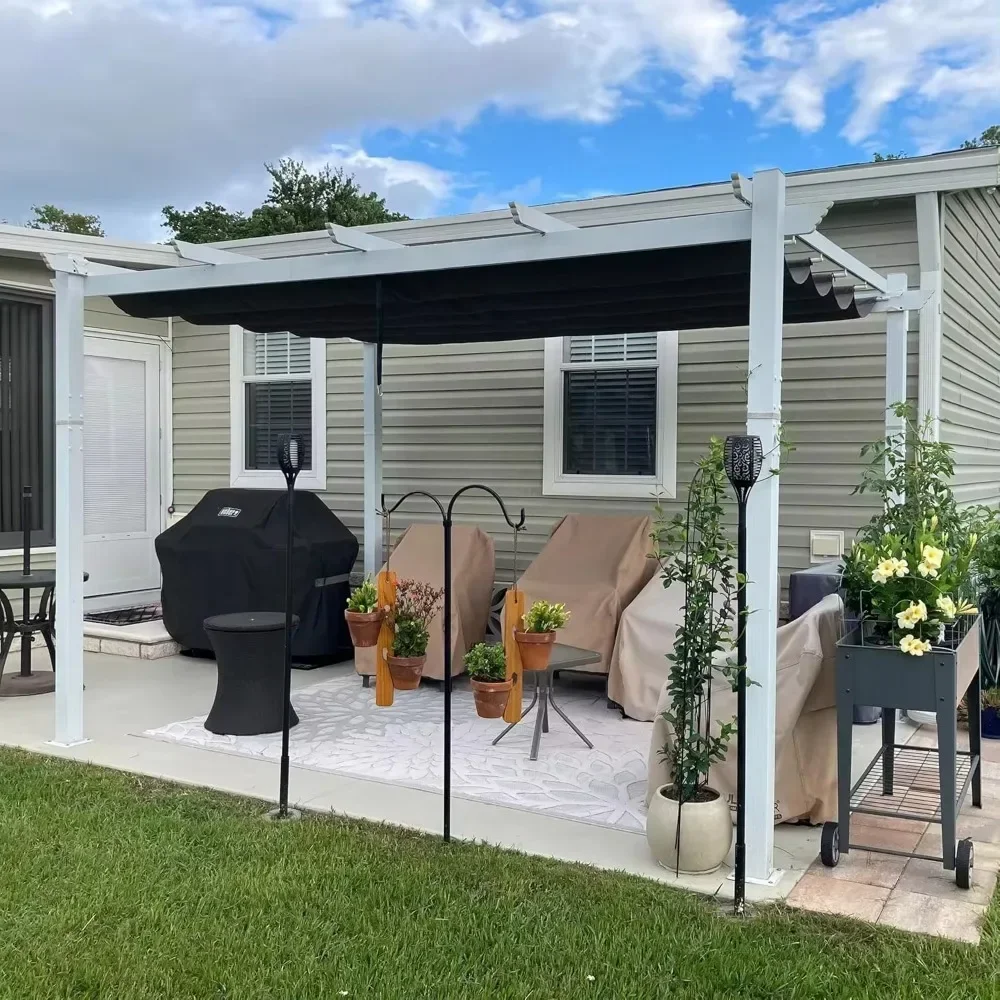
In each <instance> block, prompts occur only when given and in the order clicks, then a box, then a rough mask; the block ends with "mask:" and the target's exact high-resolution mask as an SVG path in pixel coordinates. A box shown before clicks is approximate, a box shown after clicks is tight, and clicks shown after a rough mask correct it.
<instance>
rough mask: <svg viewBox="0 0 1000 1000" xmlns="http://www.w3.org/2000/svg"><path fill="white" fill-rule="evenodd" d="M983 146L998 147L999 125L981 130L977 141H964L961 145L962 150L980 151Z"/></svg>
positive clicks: (999, 142)
mask: <svg viewBox="0 0 1000 1000" xmlns="http://www.w3.org/2000/svg"><path fill="white" fill-rule="evenodd" d="M983 146H1000V125H991V126H990V127H989V128H987V129H983V134H982V135H981V136H980V137H979V138H978V139H966V140H965V142H963V143H962V149H980V148H982V147H983Z"/></svg>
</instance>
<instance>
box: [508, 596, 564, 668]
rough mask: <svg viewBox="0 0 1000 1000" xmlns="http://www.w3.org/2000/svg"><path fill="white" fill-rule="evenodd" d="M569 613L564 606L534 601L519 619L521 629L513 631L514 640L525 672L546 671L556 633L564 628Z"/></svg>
mask: <svg viewBox="0 0 1000 1000" xmlns="http://www.w3.org/2000/svg"><path fill="white" fill-rule="evenodd" d="M568 621H569V612H568V611H567V610H566V605H565V604H553V603H551V602H549V601H535V603H534V604H532V605H531V607H530V608H528V610H527V613H526V614H525V615H524V617H523V618H522V619H521V622H522V624H523V625H524V628H523V629H514V639H515V641H516V642H517V648H518V651H519V652H520V654H521V666H522V667H523V668H524V669H525V670H546V669H547V668H548V665H549V660H550V659H551V658H552V645H553V643H554V642H555V641H556V631H557V630H558V629H561V628H563V627H565V625H566V622H568Z"/></svg>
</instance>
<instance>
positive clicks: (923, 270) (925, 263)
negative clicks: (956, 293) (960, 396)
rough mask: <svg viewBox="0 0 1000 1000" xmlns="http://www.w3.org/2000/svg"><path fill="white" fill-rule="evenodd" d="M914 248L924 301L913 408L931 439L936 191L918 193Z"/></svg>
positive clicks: (935, 398) (939, 277)
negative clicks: (926, 420)
mask: <svg viewBox="0 0 1000 1000" xmlns="http://www.w3.org/2000/svg"><path fill="white" fill-rule="evenodd" d="M916 204H917V248H918V254H919V257H920V290H921V292H924V293H926V295H927V300H926V302H924V303H923V304H922V305H921V306H919V307H918V308H919V309H920V363H919V365H918V373H919V374H918V379H919V384H918V388H917V407H918V410H919V417H920V419H921V420H923V419H924V418H925V417H928V416H929V417H930V418H931V424H930V430H931V434H932V436H933V437H934V439H935V440H937V439H938V438H939V437H940V434H941V345H942V332H941V323H942V316H941V292H942V284H943V274H944V271H943V253H942V247H941V244H942V233H941V199H940V196H939V195H938V193H937V192H936V191H933V192H930V193H929V194H918V195H917V197H916Z"/></svg>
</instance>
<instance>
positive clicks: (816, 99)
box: [0, 0, 1000, 236]
mask: <svg viewBox="0 0 1000 1000" xmlns="http://www.w3.org/2000/svg"><path fill="white" fill-rule="evenodd" d="M748 7H749V0H0V39H2V40H3V43H4V53H3V58H2V59H0V94H3V95H4V106H3V113H2V114H0V178H2V183H0V218H2V217H6V218H8V219H23V218H24V217H25V216H26V215H27V212H28V208H29V206H30V205H31V204H32V203H36V202H45V201H52V202H55V203H57V204H61V205H65V206H67V207H69V208H73V209H76V210H82V211H91V212H98V213H99V214H101V216H102V218H103V219H104V221H105V226H106V229H107V230H108V231H109V232H112V233H117V234H121V235H142V236H146V235H148V234H149V231H150V228H151V227H152V229H153V231H154V232H155V233H156V234H157V235H159V233H158V230H157V229H156V223H157V219H158V210H159V208H160V206H162V205H163V204H165V203H173V204H176V205H178V206H190V205H192V204H195V203H198V202H201V201H203V200H205V199H208V198H211V199H213V200H220V201H224V202H225V203H227V204H231V205H233V207H243V208H249V207H252V206H253V205H254V204H257V203H258V201H259V198H260V196H261V194H262V192H263V189H264V183H265V181H266V178H264V175H263V170H262V164H263V162H264V161H271V160H275V159H277V158H278V157H280V156H283V155H287V154H288V153H289V152H297V153H298V154H299V155H301V156H303V157H304V158H306V159H308V160H310V161H316V160H318V159H322V158H326V157H327V156H329V157H330V158H331V160H332V162H335V163H343V164H344V165H345V166H346V167H348V169H351V170H353V171H354V172H355V173H357V174H358V176H359V179H361V180H362V183H364V184H366V186H367V185H371V186H373V187H376V188H377V189H378V190H379V191H380V192H382V193H384V194H386V196H387V199H388V201H389V203H390V204H391V205H392V206H393V207H395V208H398V209H400V210H402V211H405V212H407V213H408V214H416V215H420V214H425V213H426V212H434V211H440V210H442V208H447V209H453V208H457V207H464V206H465V205H470V204H475V205H480V204H484V203H492V202H493V201H494V200H497V199H498V198H499V195H498V193H497V192H496V191H495V190H494V189H495V188H496V187H497V186H498V185H499V186H500V187H503V186H504V185H505V184H509V183H510V178H509V177H506V178H500V179H498V180H497V179H492V178H489V177H477V178H475V179H470V178H469V177H465V176H459V175H457V174H452V173H449V172H448V171H444V170H440V169H437V168H435V167H431V166H429V165H427V164H423V163H419V162H416V161H414V160H410V159H406V160H399V159H393V158H391V157H377V156H374V155H372V154H371V153H369V152H368V151H367V150H369V149H370V148H371V143H370V141H366V140H367V137H370V136H371V135H372V134H373V133H375V132H377V131H378V130H380V129H396V130H399V131H400V132H402V133H403V134H404V135H414V134H418V133H419V134H421V136H422V137H423V138H424V139H426V141H427V142H428V145H429V146H431V147H434V148H435V156H436V157H439V156H441V155H443V154H444V153H445V152H447V155H450V156H455V157H457V156H459V155H460V153H461V151H462V149H463V130H464V129H465V128H466V127H467V126H468V125H469V123H471V122H472V121H474V120H475V119H476V118H477V117H478V116H479V115H481V114H482V113H483V112H484V111H485V110H487V109H490V108H495V109H500V110H501V111H505V112H519V113H525V114H528V115H531V116H534V117H536V118H543V119H544V118H562V119H569V120H573V121H577V122H582V123H589V124H592V125H593V126H595V128H596V127H598V126H600V125H602V124H604V123H607V122H609V121H611V120H613V119H615V118H616V117H617V116H618V115H619V114H620V113H621V112H622V109H623V108H624V107H626V106H628V105H630V104H632V103H634V102H636V101H639V100H642V101H647V102H651V101H655V102H657V103H658V104H659V106H660V107H661V108H662V109H663V110H664V113H665V114H668V115H673V116H675V117H681V116H682V115H683V114H686V113H688V112H690V113H692V114H694V113H696V112H697V109H698V104H699V97H701V96H702V95H704V94H705V93H706V92H707V91H708V90H710V89H711V88H713V87H728V86H732V87H733V88H734V94H735V95H736V96H737V97H738V98H739V99H741V100H745V101H747V102H749V103H750V104H752V105H753V106H754V107H756V108H758V109H760V111H761V112H762V116H763V118H764V119H765V121H770V120H776V121H783V122H790V123H792V124H793V125H794V126H795V127H797V128H798V129H800V130H801V131H804V132H812V131H816V130H817V129H820V128H822V127H824V125H826V124H827V123H828V120H831V119H832V120H833V121H834V122H835V123H836V126H837V127H838V128H842V129H843V131H844V134H845V135H846V136H847V138H848V139H849V140H850V141H852V142H854V143H858V144H864V143H865V142H866V141H867V140H868V139H869V138H870V137H871V136H873V135H877V134H878V132H879V129H880V128H881V127H882V126H883V125H884V123H885V119H886V113H887V111H888V110H889V109H892V110H893V111H894V112H895V111H896V110H897V109H899V113H902V114H905V116H906V120H907V122H909V123H910V128H911V131H912V132H913V133H914V135H915V137H916V138H915V141H917V142H919V144H920V146H921V148H934V147H939V146H941V145H943V144H945V143H947V142H949V141H954V140H955V139H959V138H962V137H964V136H965V135H966V134H971V132H972V131H975V129H974V128H972V125H973V124H976V123H978V122H979V121H981V117H982V115H984V114H985V111H986V109H995V108H996V107H997V97H996V95H997V93H998V92H1000V0H772V2H771V3H770V5H769V7H768V9H767V10H766V11H765V12H763V13H758V14H756V15H754V16H753V17H750V16H749V15H747V14H745V13H741V9H744V8H748ZM841 88H847V94H848V96H847V98H846V99H844V100H843V101H842V103H841V106H836V107H832V106H831V94H832V93H834V92H838V99H839V93H840V91H841ZM977 116H978V117H977ZM435 144H436V146H435ZM574 148H575V147H574ZM409 152H410V151H409V150H408V153H409ZM526 157H527V160H526V163H527V165H526V166H525V168H524V170H523V171H522V174H521V176H526V177H530V176H532V174H533V173H534V169H535V168H534V167H533V166H532V165H531V162H530V150H528V151H527V152H526ZM369 178H370V180H369ZM549 180H550V181H551V183H553V184H558V181H559V179H558V178H549ZM567 180H569V181H570V183H573V180H575V178H567Z"/></svg>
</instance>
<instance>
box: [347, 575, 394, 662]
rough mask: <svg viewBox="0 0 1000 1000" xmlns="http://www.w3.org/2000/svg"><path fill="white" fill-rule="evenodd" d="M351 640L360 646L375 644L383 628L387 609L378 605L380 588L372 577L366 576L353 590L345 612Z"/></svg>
mask: <svg viewBox="0 0 1000 1000" xmlns="http://www.w3.org/2000/svg"><path fill="white" fill-rule="evenodd" d="M344 617H345V618H346V619H347V627H348V629H349V630H350V633H351V642H352V643H353V644H354V645H355V646H356V647H358V648H361V649H364V648H366V647H368V646H374V645H375V644H376V643H377V642H378V634H379V632H380V631H381V630H382V622H383V621H384V620H385V611H383V610H382V608H380V607H379V606H378V590H377V589H376V588H375V583H374V581H373V580H372V578H371V577H366V578H365V580H364V582H363V583H362V584H361V586H359V587H355V589H354V590H353V591H352V592H351V596H350V597H349V598H348V599H347V610H346V611H345V612H344Z"/></svg>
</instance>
